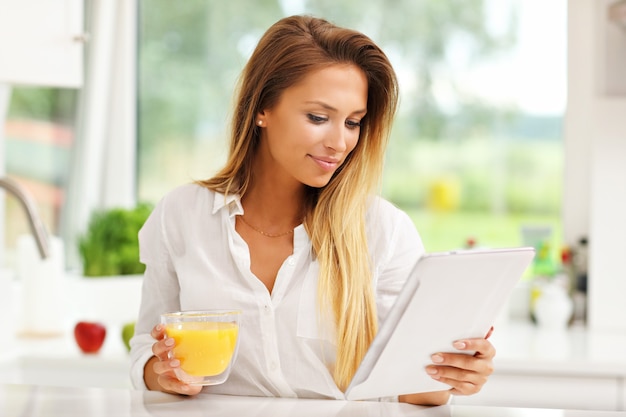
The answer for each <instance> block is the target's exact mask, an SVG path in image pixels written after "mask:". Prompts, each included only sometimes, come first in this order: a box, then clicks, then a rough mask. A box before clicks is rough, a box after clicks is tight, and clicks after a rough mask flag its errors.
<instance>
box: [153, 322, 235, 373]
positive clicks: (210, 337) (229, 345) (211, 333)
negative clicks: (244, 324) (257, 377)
mask: <svg viewBox="0 0 626 417" xmlns="http://www.w3.org/2000/svg"><path fill="white" fill-rule="evenodd" d="M240 317H241V311H239V310H203V311H179V312H175V313H166V314H162V315H161V323H163V324H164V325H165V333H166V334H167V336H168V337H171V338H172V339H174V341H175V344H174V348H173V349H172V350H171V351H170V357H171V358H176V359H178V360H179V361H180V368H178V369H177V370H176V376H177V377H178V379H180V380H181V381H183V382H186V383H188V384H192V385H216V384H221V383H223V382H224V381H226V379H227V378H228V375H230V370H231V368H232V365H233V363H234V362H235V358H236V357H237V347H238V345H239V343H238V341H239V324H240Z"/></svg>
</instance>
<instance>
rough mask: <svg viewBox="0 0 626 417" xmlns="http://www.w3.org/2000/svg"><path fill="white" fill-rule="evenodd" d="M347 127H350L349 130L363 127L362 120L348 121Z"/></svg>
mask: <svg viewBox="0 0 626 417" xmlns="http://www.w3.org/2000/svg"><path fill="white" fill-rule="evenodd" d="M346 126H348V128H349V129H358V128H360V127H361V121H360V120H346Z"/></svg>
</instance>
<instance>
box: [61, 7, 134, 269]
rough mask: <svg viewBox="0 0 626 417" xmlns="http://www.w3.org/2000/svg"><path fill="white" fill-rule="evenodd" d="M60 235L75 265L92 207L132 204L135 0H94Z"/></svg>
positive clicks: (90, 11) (68, 260)
mask: <svg viewBox="0 0 626 417" xmlns="http://www.w3.org/2000/svg"><path fill="white" fill-rule="evenodd" d="M86 20H87V26H88V32H89V42H88V45H87V55H86V69H85V71H86V73H85V83H84V88H83V91H82V94H81V99H80V103H79V109H78V115H77V128H76V142H75V143H76V145H75V148H74V153H73V155H72V166H71V170H70V178H69V185H68V190H67V194H66V195H67V200H66V205H65V210H64V212H63V219H62V226H61V230H62V232H61V233H62V237H63V239H64V241H65V246H66V248H67V249H68V251H67V264H68V266H69V267H70V268H72V267H77V266H78V252H77V250H76V241H77V237H78V236H80V234H81V233H83V231H84V230H85V227H86V225H87V223H88V221H89V217H90V216H91V214H92V212H93V211H94V210H98V209H102V208H111V207H132V206H134V205H135V204H136V190H135V188H136V137H137V129H136V101H137V100H136V90H137V88H136V61H137V53H136V39H137V0H93V1H91V2H89V7H88V8H87V16H86Z"/></svg>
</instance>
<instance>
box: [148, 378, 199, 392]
mask: <svg viewBox="0 0 626 417" xmlns="http://www.w3.org/2000/svg"><path fill="white" fill-rule="evenodd" d="M157 381H158V382H159V384H160V385H161V386H162V387H163V389H164V390H166V391H168V392H173V393H176V394H184V395H196V394H198V393H199V392H200V391H201V390H202V386H201V385H189V384H186V383H184V382H182V381H180V380H179V379H178V378H176V376H175V375H170V374H165V375H159V377H158V378H157Z"/></svg>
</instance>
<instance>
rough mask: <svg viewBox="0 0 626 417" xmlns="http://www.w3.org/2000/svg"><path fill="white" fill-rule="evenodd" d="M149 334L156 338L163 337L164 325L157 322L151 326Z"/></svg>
mask: <svg viewBox="0 0 626 417" xmlns="http://www.w3.org/2000/svg"><path fill="white" fill-rule="evenodd" d="M150 336H152V337H153V338H155V339H156V340H160V339H163V338H164V337H165V326H164V325H163V324H157V325H156V326H154V327H153V328H152V331H151V332H150Z"/></svg>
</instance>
